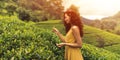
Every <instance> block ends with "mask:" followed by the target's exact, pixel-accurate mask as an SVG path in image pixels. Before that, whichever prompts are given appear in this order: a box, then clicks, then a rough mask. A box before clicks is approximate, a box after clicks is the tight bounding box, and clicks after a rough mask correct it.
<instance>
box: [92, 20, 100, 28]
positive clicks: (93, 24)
mask: <svg viewBox="0 0 120 60" xmlns="http://www.w3.org/2000/svg"><path fill="white" fill-rule="evenodd" d="M91 26H94V27H96V28H101V21H100V20H97V19H96V20H94V21H93V22H92V23H91Z"/></svg>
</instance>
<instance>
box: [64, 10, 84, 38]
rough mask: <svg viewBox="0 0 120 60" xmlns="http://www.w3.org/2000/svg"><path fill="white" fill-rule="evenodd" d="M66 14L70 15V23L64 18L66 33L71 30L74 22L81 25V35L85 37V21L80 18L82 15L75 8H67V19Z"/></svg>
mask: <svg viewBox="0 0 120 60" xmlns="http://www.w3.org/2000/svg"><path fill="white" fill-rule="evenodd" d="M65 14H67V15H68V16H69V17H70V23H69V24H67V23H66V22H65V20H63V22H64V26H65V29H66V33H67V32H68V31H69V30H70V28H71V24H72V25H75V26H78V27H79V32H80V36H81V37H83V23H82V21H81V19H80V15H79V14H78V13H77V12H75V11H73V10H67V11H66V12H64V19H65Z"/></svg>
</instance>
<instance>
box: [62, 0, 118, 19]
mask: <svg viewBox="0 0 120 60" xmlns="http://www.w3.org/2000/svg"><path fill="white" fill-rule="evenodd" d="M71 4H74V5H76V6H77V7H78V8H79V11H80V14H81V16H83V17H86V18H89V19H101V18H103V17H107V16H112V15H114V14H116V13H117V12H118V11H120V0H63V5H64V6H65V9H67V8H68V7H69V6H70V5H71Z"/></svg>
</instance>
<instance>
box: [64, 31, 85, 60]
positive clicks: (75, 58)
mask: <svg viewBox="0 0 120 60" xmlns="http://www.w3.org/2000/svg"><path fill="white" fill-rule="evenodd" d="M65 42H67V43H75V38H74V36H73V33H72V29H70V30H69V31H68V33H67V34H66V36H65ZM65 60H83V57H82V53H81V50H80V48H74V47H69V46H65Z"/></svg>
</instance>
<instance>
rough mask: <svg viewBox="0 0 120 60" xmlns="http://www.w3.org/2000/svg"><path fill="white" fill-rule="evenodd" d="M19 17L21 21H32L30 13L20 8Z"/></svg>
mask: <svg viewBox="0 0 120 60" xmlns="http://www.w3.org/2000/svg"><path fill="white" fill-rule="evenodd" d="M18 17H19V19H21V20H23V21H29V20H30V17H31V16H30V11H29V10H26V9H24V8H19V9H18Z"/></svg>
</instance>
